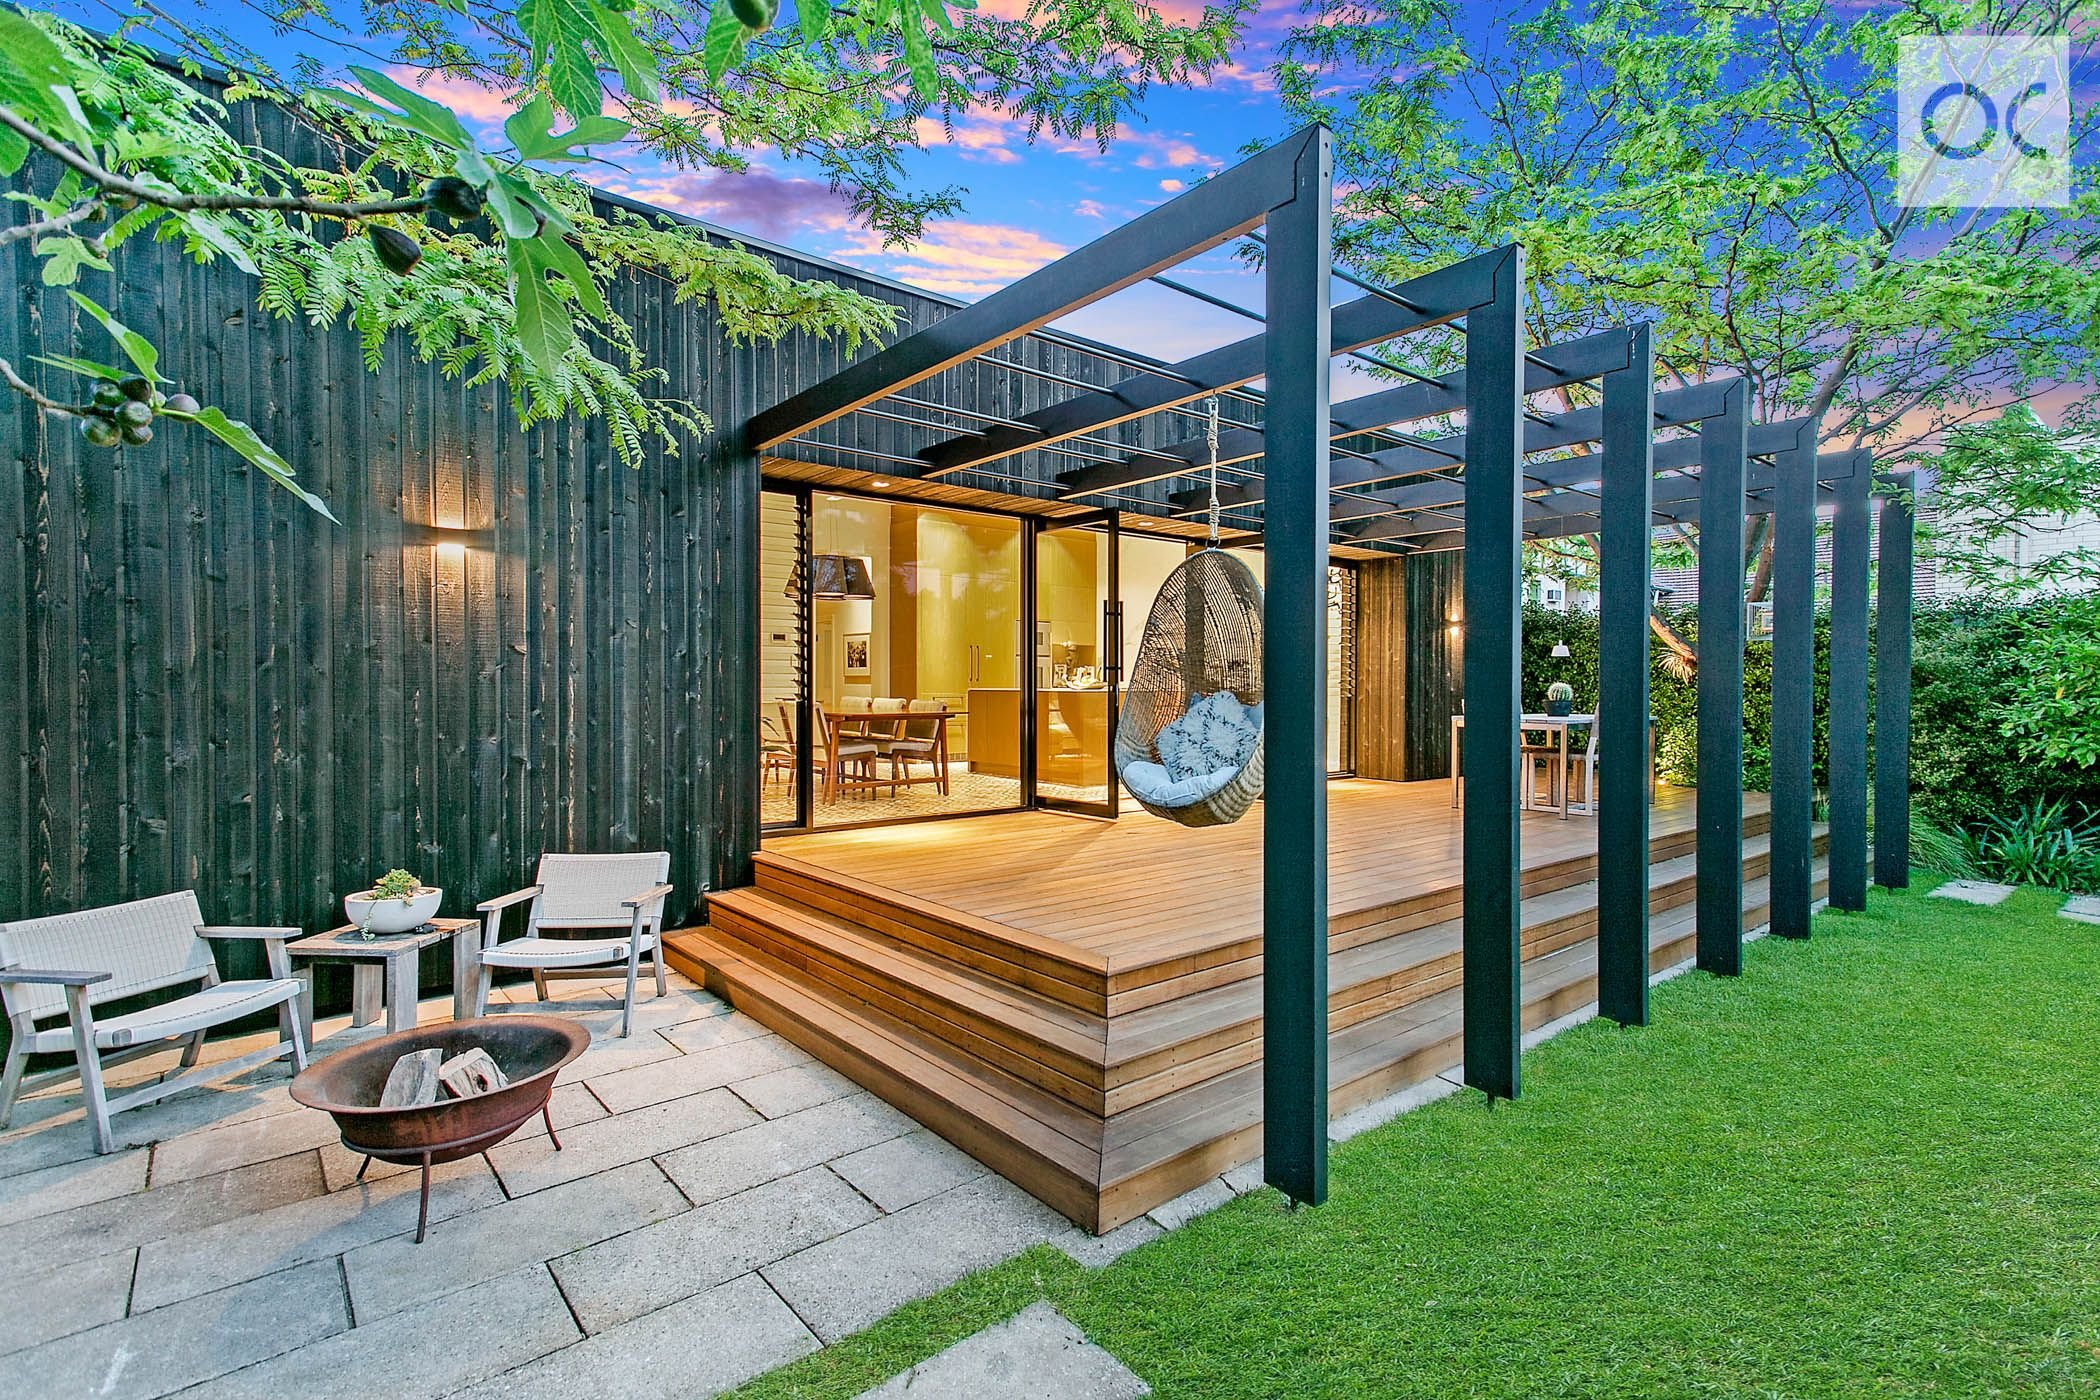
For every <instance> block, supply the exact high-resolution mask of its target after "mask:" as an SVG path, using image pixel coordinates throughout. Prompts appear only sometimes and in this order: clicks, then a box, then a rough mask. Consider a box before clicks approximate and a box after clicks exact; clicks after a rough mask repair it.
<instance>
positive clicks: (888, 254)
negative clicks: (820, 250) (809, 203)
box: [838, 219, 1065, 297]
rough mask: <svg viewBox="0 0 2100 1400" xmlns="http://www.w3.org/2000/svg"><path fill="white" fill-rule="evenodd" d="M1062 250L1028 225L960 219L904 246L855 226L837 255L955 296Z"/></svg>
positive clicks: (997, 284)
mask: <svg viewBox="0 0 2100 1400" xmlns="http://www.w3.org/2000/svg"><path fill="white" fill-rule="evenodd" d="M1064 252H1065V246H1064V245H1063V244H1062V243H1058V242H1055V241H1053V240H1051V239H1048V238H1045V237H1043V235H1041V234H1039V233H1037V232H1035V231H1034V230H1033V229H1025V228H1016V227H1014V226H1013V225H1011V224H980V223H972V222H968V221H966V220H961V219H947V220H942V221H939V222H937V223H931V224H928V225H927V226H926V236H925V237H924V238H922V239H920V240H919V241H918V242H916V243H914V244H912V245H910V246H909V247H907V248H902V249H896V248H885V247H883V246H882V239H881V238H880V236H878V235H876V234H873V233H870V232H867V231H866V230H856V231H855V232H854V233H853V234H851V235H850V236H849V237H847V238H846V239H845V240H844V242H843V243H841V244H840V245H839V247H838V255H839V256H840V257H844V258H849V259H854V260H857V261H860V262H863V263H866V264H867V265H869V266H872V267H875V268H878V269H880V270H881V271H883V272H885V273H887V274H888V275H890V276H892V277H896V278H899V279H901V280H903V281H906V282H910V283H912V284H913V285H915V286H920V287H924V288H926V289H927V290H929V291H935V292H946V293H948V294H949V295H951V296H959V297H981V296H986V295H989V294H990V293H992V292H996V291H998V290H999V289H1000V288H1001V287H1004V286H1006V285H1007V284H1008V283H1011V282H1015V281H1018V280H1019V279H1021V278H1023V277H1025V276H1027V275H1028V274H1029V273H1031V272H1034V271H1035V270H1036V269H1037V268H1039V267H1042V266H1043V265H1045V264H1046V263H1051V262H1055V261H1056V260H1057V259H1058V258H1059V257H1061V256H1063V254H1064Z"/></svg>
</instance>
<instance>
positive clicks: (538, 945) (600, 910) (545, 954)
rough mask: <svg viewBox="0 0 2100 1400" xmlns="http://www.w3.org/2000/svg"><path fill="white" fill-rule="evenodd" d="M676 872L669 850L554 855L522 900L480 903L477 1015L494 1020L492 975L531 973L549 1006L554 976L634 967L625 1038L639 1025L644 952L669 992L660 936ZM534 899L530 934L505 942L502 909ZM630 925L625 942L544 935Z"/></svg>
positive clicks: (659, 987) (624, 1013)
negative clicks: (544, 933) (637, 993)
mask: <svg viewBox="0 0 2100 1400" xmlns="http://www.w3.org/2000/svg"><path fill="white" fill-rule="evenodd" d="M670 873H671V853H670V852H669V851H643V852H639V853H637V854H634V855H613V856H579V855H557V854H554V853H551V852H550V853H548V854H545V855H542V856H541V857H540V868H539V873H538V874H537V875H536V876H535V877H534V879H533V883H532V884H530V885H528V886H526V887H525V888H524V889H522V890H519V891H518V892H517V893H516V894H507V895H503V896H501V897H500V898H497V899H491V900H488V901H486V902H485V903H483V904H482V905H481V919H482V932H481V973H480V976H479V978H478V979H477V980H476V983H475V987H474V1014H475V1015H477V1016H482V1015H486V1014H488V1004H489V980H490V978H491V976H492V975H493V971H492V970H493V969H495V968H499V967H524V968H530V969H532V980H533V985H534V986H535V987H537V988H538V990H539V994H540V997H541V999H542V1000H544V999H545V998H546V995H547V980H546V979H547V974H548V973H549V972H550V971H551V972H554V973H555V974H556V975H563V974H566V975H571V976H573V975H576V970H577V969H588V968H593V967H606V966H609V965H611V964H614V963H620V962H624V963H626V964H627V995H626V997H625V998H624V999H623V1001H622V1002H621V1013H620V1034H621V1035H623V1036H624V1035H626V1034H627V1032H628V1031H629V1029H630V1028H631V1027H632V1025H633V1022H634V983H635V976H636V974H637V972H638V971H639V969H640V966H641V960H642V956H643V954H645V953H646V954H648V955H649V958H650V960H651V961H652V962H654V963H655V964H656V994H657V995H658V996H662V995H663V994H664V993H665V992H666V991H668V990H669V988H668V987H667V986H666V985H665V982H664V959H663V949H662V946H661V944H662V939H661V935H662V933H663V921H664V898H665V896H667V895H669V894H670V893H671V887H670V886H669V885H667V884H665V883H664V880H665V878H666V877H667V876H669V875H670ZM526 900H530V901H531V902H532V908H531V909H530V910H529V911H527V913H526V916H525V936H524V937H522V938H513V939H511V940H510V941H509V942H507V943H499V942H498V941H497V934H498V933H499V932H500V931H501V929H502V927H503V911H504V910H505V909H508V908H510V906H512V905H513V904H520V903H523V902H525V901H526ZM622 926H625V928H626V929H627V932H626V933H625V934H623V935H621V936H620V937H618V938H542V937H541V936H540V932H541V930H543V929H610V928H619V927H622Z"/></svg>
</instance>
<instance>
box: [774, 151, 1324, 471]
mask: <svg viewBox="0 0 2100 1400" xmlns="http://www.w3.org/2000/svg"><path fill="white" fill-rule="evenodd" d="M1318 139H1319V138H1318V136H1317V134H1316V133H1315V131H1314V130H1313V129H1311V128H1308V129H1307V130H1304V131H1301V132H1299V133H1297V134H1296V135H1294V136H1292V137H1290V138H1289V139H1287V140H1285V141H1282V142H1279V143H1278V144H1276V145H1274V146H1271V147H1270V148H1269V149H1268V150H1266V151H1263V152H1261V153H1260V154H1259V155H1255V156H1251V157H1249V158H1248V159H1246V160H1244V161H1242V162H1240V163H1239V164H1238V165H1236V166H1234V167H1232V169H1230V170H1227V171H1225V172H1224V173H1223V174H1221V175H1218V176H1217V177H1216V178H1214V179H1210V180H1206V181H1204V182H1203V183H1202V184H1200V185H1197V186H1196V187H1195V188H1194V189H1192V190H1189V191H1188V192H1187V193H1185V194H1181V195H1177V196H1176V197H1175V198H1173V199H1171V200H1169V201H1168V202H1167V203H1165V204H1162V205H1160V206H1159V207H1158V208H1157V209H1153V210H1150V211H1148V212H1146V213H1144V214H1141V215H1139V216H1138V217H1137V218H1135V219H1133V220H1131V221H1130V222H1129V223H1127V224H1125V225H1123V226H1122V227H1121V228H1119V229H1116V230H1115V231H1114V232H1112V233H1107V234H1104V235H1102V236H1101V237H1100V238H1097V239H1095V240H1094V241H1093V242H1092V243H1089V244H1087V245H1086V246H1085V247H1083V248H1080V249H1077V250H1076V251H1074V252H1071V253H1067V254H1066V255H1065V256H1064V257H1061V258H1059V259H1058V260H1057V261H1056V262H1054V263H1051V264H1050V265H1049V266H1048V267H1044V268H1039V269H1037V270H1036V271H1034V272H1032V273H1030V274H1029V275H1028V276H1026V277H1023V278H1022V279H1021V280H1020V281H1018V282H1015V283H1013V284H1012V285H1011V286H1008V287H1003V288H1001V289H1000V290H998V291H996V292H994V293H992V294H991V295H990V296H988V297H986V298H985V299H984V300H983V301H979V302H973V303H971V304H970V305H968V306H964V307H959V308H957V309H956V310H955V311H953V312H951V313H949V314H948V315H946V316H943V317H942V318H941V319H940V320H938V321H936V322H934V323H933V324H932V325H930V326H928V327H927V328H926V329H925V330H922V331H919V332H918V333H917V334H915V335H911V336H907V337H906V338H905V339H903V340H901V341H899V342H897V343H896V344H895V345H892V346H890V347H889V348H888V349H886V350H880V351H877V352H876V353H875V354H873V355H870V356H868V357H867V358H866V359H864V360H860V361H857V362H855V363H854V364H851V365H848V366H847V367H846V368H845V369H842V370H840V371H839V372H838V373H837V374H835V375H833V376H832V377H831V378H829V379H827V380H825V381H824V382H823V383H821V384H816V385H812V386H811V387H810V388H807V389H805V390H803V391H802V392H801V393H799V394H795V395H793V396H792V397H790V398H788V399H786V400H785V401H783V402H781V403H779V404H776V405H775V406H773V407H772V408H769V409H766V410H764V411H762V412H760V413H758V414H756V415H754V416H753V417H752V419H751V422H750V426H749V428H748V430H747V436H748V437H749V440H750V443H751V446H752V447H754V448H765V447H770V446H772V445H773V444H774V443H776V442H782V441H785V440H786V439H788V438H791V437H794V436H795V435H797V434H798V433H804V432H807V431H809V430H810V429H811V428H814V427H816V426H817V425H819V424H821V423H829V422H830V421H832V420H833V419H834V418H838V417H841V416H843V415H845V414H847V413H851V412H852V411H853V410H854V409H856V408H858V407H860V406H861V405H862V404H864V403H872V402H874V401H875V400H876V399H879V398H881V397H882V396H883V395H885V394H889V393H894V392H895V391H896V390H898V389H903V388H907V387H909V386H911V385H913V384H916V383H918V382H919V381H921V380H923V379H928V378H931V377H932V376H933V375H936V374H939V373H940V372H941V371H942V370H944V369H947V368H949V367H950V366H952V365H958V364H961V363H962V362H963V361H965V360H967V359H969V358H970V357H971V356H973V355H977V354H981V353H982V352H984V351H986V350H989V349H992V348H993V347H994V346H998V345H1004V344H1005V343H1006V342H1007V341H1009V340H1015V339H1018V338H1019V337H1021V336H1024V335H1026V334H1028V332H1030V331H1032V330H1035V329H1037V328H1039V327H1041V326H1045V325H1048V324H1049V323H1050V322H1052V321H1054V320H1056V319H1057V318H1058V317H1060V316H1063V315H1066V314H1068V313H1070V312H1073V311H1076V310H1078V309H1079V308H1080V307H1082V306H1087V305H1090V304H1092V303H1093V302H1096V301H1099V300H1101V298H1103V297H1106V296H1109V295H1112V294H1113V293H1115V292H1117V291H1120V290H1122V289H1123V288H1124V287H1127V286H1130V285H1131V284H1133V283H1136V282H1142V281H1144V280H1145V279H1146V278H1147V277H1150V276H1151V275H1152V274H1153V273H1155V272H1160V271H1163V270H1165V269H1166V268H1169V267H1172V266H1174V265H1175V264H1176V263H1179V262H1184V261H1186V260H1187V259H1189V258H1191V257H1194V256H1196V255H1197V254H1198V253H1202V252H1205V251H1207V250H1209V249H1211V248H1215V247H1217V246H1218V245H1219V244H1221V243H1224V242H1226V241H1228V240H1229V239H1232V238H1235V237H1237V236H1239V235H1240V234H1242V233H1245V232H1247V231H1248V230H1249V229H1251V228H1253V227H1255V225H1257V224H1259V223H1260V222H1261V221H1262V220H1263V219H1265V218H1267V217H1268V213H1269V210H1271V209H1273V208H1275V207H1276V206H1277V205H1278V204H1280V203H1282V202H1284V201H1285V200H1287V199H1289V198H1290V192H1291V182H1292V178H1293V174H1292V172H1293V171H1294V170H1295V169H1296V167H1297V164H1298V160H1299V157H1300V156H1301V155H1302V154H1303V153H1304V152H1305V150H1306V149H1308V148H1309V147H1310V146H1311V145H1313V144H1314V143H1315V142H1316V141H1317V140H1318Z"/></svg>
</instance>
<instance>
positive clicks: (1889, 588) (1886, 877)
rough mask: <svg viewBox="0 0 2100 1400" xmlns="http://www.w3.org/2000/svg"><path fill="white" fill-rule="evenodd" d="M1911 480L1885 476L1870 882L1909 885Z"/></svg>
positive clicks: (1878, 591)
mask: <svg viewBox="0 0 2100 1400" xmlns="http://www.w3.org/2000/svg"><path fill="white" fill-rule="evenodd" d="M1914 479H1915V478H1903V477H1898V478H1892V479H1885V480H1884V483H1883V484H1884V485H1885V486H1887V487H1888V488H1889V489H1890V491H1891V492H1892V494H1890V495H1888V496H1884V497H1883V498H1882V501H1881V580H1880V584H1879V586H1878V587H1877V588H1876V590H1875V594H1874V883H1875V884H1877V885H1879V886H1881V887H1882V888H1883V889H1885V890H1900V889H1904V888H1906V887H1908V886H1909V884H1910V624H1911V582H1912V580H1911V555H1912V548H1911V546H1912V540H1913V537H1914V535H1915V533H1916V529H1917V510H1916V508H1915V505H1914V503H1913V502H1912V500H1911V496H1910V490H1911V485H1910V483H1911V481H1912V480H1914Z"/></svg>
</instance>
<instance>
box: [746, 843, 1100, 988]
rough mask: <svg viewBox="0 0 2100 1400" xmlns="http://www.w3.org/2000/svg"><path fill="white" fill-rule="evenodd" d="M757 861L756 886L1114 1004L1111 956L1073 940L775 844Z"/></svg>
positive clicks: (1020, 981) (977, 966) (1036, 982)
mask: <svg viewBox="0 0 2100 1400" xmlns="http://www.w3.org/2000/svg"><path fill="white" fill-rule="evenodd" d="M753 868H754V872H755V876H756V881H757V885H756V887H757V888H758V889H760V890H762V891H764V892H766V893H768V894H773V895H778V896H781V897H783V898H786V899H790V900H793V901H795V902H796V903H798V904H801V905H803V906H805V907H807V908H809V909H812V910H816V911H818V912H820V913H823V914H826V915H829V916H831V917H833V918H836V919H840V920H843V921H844V922H847V923H850V924H853V925H855V926H857V927H859V928H862V929H865V930H867V931H869V932H872V933H878V934H880V935H882V936H883V937H885V938H887V939H889V940H890V941H891V942H893V943H895V944H898V945H900V946H903V947H910V948H913V949H916V950H918V951H919V952H922V953H925V954H928V955H930V956H933V957H937V958H941V959H944V960H946V961H948V962H950V963H953V964H955V965H957V966H959V967H965V968H968V969H970V970H971V971H974V972H977V973H980V974H983V975H984V976H987V977H991V978H996V979H998V980H999V981H1001V982H1004V983H1006V984H1008V985H1010V986H1014V987H1020V988H1024V989H1026V990H1027V991H1029V992H1032V993H1034V994H1036V995H1038V996H1042V997H1046V998H1048V999H1050V1000H1053V1001H1060V1002H1063V1003H1065V1004H1066V1005H1068V1006H1072V1007H1075V1008H1077V1009H1078V1010H1080V1011H1084V1012H1089V1013H1091V1014H1093V1015H1096V1016H1100V1015H1104V1014H1106V1012H1107V1010H1108V990H1107V987H1108V969H1107V962H1106V960H1105V959H1103V958H1100V957H1098V956H1093V955H1089V954H1087V953H1085V951H1084V950H1082V949H1078V948H1074V947H1072V946H1071V945H1070V944H1066V943H1060V942H1058V941H1057V940H1056V939H1053V938H1043V937H1039V936H1037V935H1033V934H1030V933H1028V932H1027V931H1026V930H1023V929H1016V928H1010V927H1008V926H1006V925H1004V924H999V923H994V922H992V921H991V920H988V919H980V918H977V917H976V916H974V915H971V914H966V913H964V912H962V911H961V910H957V909H950V908H948V907H947V906H945V905H941V904H936V903H933V902H932V901H930V900H922V899H916V898H914V897H912V896H911V895H908V894H904V893H902V892H900V891H897V890H891V889H883V888H879V887H876V888H871V887H868V886H862V885H855V884H852V883H850V882H848V881H845V880H842V879H840V878H839V877H838V876H837V875H835V874H833V873H832V872H831V871H828V870H826V869H824V868H823V867H822V866H817V865H811V864H808V863H807V862H804V861H799V860H796V859H794V858H793V857H791V856H783V855H778V854H775V853H774V852H771V851H760V852H759V853H758V854H757V856H755V857H754V858H753ZM718 897H719V896H711V897H710V898H718Z"/></svg>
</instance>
